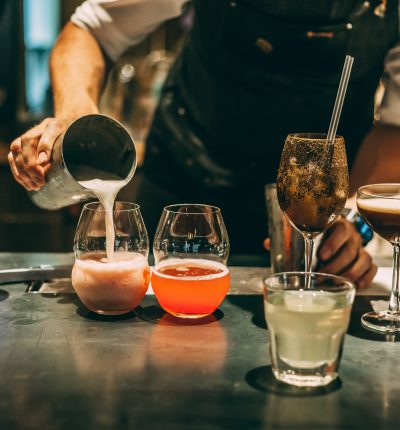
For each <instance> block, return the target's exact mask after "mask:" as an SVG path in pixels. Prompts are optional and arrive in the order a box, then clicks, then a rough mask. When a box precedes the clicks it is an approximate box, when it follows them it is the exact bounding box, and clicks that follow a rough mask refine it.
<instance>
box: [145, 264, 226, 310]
mask: <svg viewBox="0 0 400 430" xmlns="http://www.w3.org/2000/svg"><path fill="white" fill-rule="evenodd" d="M229 282H230V276H229V270H228V268H227V267H226V266H225V265H224V264H222V263H219V262H216V261H210V260H204V259H190V258H185V259H168V260H163V261H161V262H160V263H159V264H157V265H156V267H155V268H154V270H153V273H152V277H151V283H152V287H153V290H154V294H155V295H156V297H157V299H158V301H159V303H160V305H161V306H162V307H163V309H164V310H166V311H167V312H169V313H170V314H172V315H175V316H179V317H185V318H199V317H201V316H205V315H209V314H211V313H212V312H214V311H215V310H216V309H217V308H218V306H219V305H220V304H221V302H222V301H223V300H224V298H225V296H226V293H227V292H228V290H229Z"/></svg>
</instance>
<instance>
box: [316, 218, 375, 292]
mask: <svg viewBox="0 0 400 430" xmlns="http://www.w3.org/2000/svg"><path fill="white" fill-rule="evenodd" d="M318 256H319V258H320V261H322V265H321V268H320V270H321V271H322V272H325V273H332V274H337V275H341V276H344V277H346V278H348V279H350V280H351V281H353V282H355V283H356V284H357V286H358V287H359V288H363V287H365V286H367V285H368V284H370V283H371V282H372V280H373V278H374V276H375V274H376V271H377V267H376V265H375V264H374V263H373V261H372V258H371V256H370V255H369V254H368V253H367V252H366V251H365V249H364V248H363V247H362V238H361V236H360V234H359V233H358V232H357V231H356V229H355V228H354V226H353V225H352V224H351V223H350V222H349V221H347V220H345V219H340V220H338V221H337V223H336V224H335V225H334V226H332V228H331V229H330V230H329V232H328V234H327V235H326V237H325V238H324V242H323V243H322V244H321V246H320V249H319V250H318Z"/></svg>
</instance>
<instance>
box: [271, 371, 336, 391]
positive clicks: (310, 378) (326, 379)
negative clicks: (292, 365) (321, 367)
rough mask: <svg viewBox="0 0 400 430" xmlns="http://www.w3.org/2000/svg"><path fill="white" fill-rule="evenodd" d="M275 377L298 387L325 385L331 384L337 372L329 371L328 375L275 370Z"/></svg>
mask: <svg viewBox="0 0 400 430" xmlns="http://www.w3.org/2000/svg"><path fill="white" fill-rule="evenodd" d="M273 373H274V375H275V378H276V379H277V380H278V381H281V382H284V383H285V384H290V385H294V386H296V387H323V386H325V385H328V384H330V383H331V382H332V381H333V380H334V379H336V377H337V373H329V374H328V375H325V376H323V375H310V374H309V375H304V374H299V373H296V372H293V371H288V372H282V371H281V372H279V371H276V370H273Z"/></svg>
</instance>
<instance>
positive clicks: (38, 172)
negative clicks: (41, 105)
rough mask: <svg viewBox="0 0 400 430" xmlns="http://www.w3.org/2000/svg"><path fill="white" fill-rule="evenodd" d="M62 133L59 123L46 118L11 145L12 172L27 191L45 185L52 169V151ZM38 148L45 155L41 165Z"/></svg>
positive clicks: (9, 157)
mask: <svg viewBox="0 0 400 430" xmlns="http://www.w3.org/2000/svg"><path fill="white" fill-rule="evenodd" d="M55 123H56V124H55ZM47 129H49V130H47ZM60 132H61V125H59V124H58V121H57V120H55V119H53V118H46V119H45V120H43V121H42V122H41V123H40V124H38V125H37V126H35V127H33V128H31V129H30V130H28V131H27V132H26V133H24V134H23V135H22V136H20V137H18V138H17V139H15V140H14V141H13V142H12V143H11V145H10V149H11V151H10V153H9V154H8V162H9V164H10V169H11V172H12V174H13V176H14V178H15V180H16V181H17V182H18V183H19V184H21V185H22V186H23V187H24V188H26V189H27V190H38V189H39V188H40V187H42V186H43V185H44V184H45V176H46V173H47V171H48V170H49V168H50V164H49V161H50V154H51V149H52V146H53V144H54V140H55V138H56V137H57V136H58V135H59V134H60ZM54 136H55V137H54ZM38 148H40V149H41V151H40V152H42V153H43V155H42V156H41V157H40V161H41V162H40V163H38V158H39V157H38Z"/></svg>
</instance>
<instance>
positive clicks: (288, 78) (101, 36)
mask: <svg viewBox="0 0 400 430" xmlns="http://www.w3.org/2000/svg"><path fill="white" fill-rule="evenodd" d="M192 3H193V7H194V22H193V26H192V28H191V30H190V32H189V34H188V35H187V37H186V40H185V44H184V46H183V48H182V50H181V51H180V53H179V54H178V56H177V59H176V61H175V64H174V65H173V67H172V70H171V72H170V74H169V76H168V78H167V81H166V83H165V85H164V88H163V92H162V96H161V100H160V103H159V106H158V109H157V111H156V113H155V116H154V120H153V124H152V128H151V131H150V133H149V136H148V139H147V149H146V156H145V162H144V167H143V172H144V178H143V182H142V184H141V187H140V193H139V196H138V198H137V201H138V203H139V204H140V205H141V208H142V212H143V214H144V219H145V222H146V224H147V226H148V228H149V231H150V233H151V234H152V233H154V229H155V226H156V223H157V220H158V218H159V216H160V213H161V210H162V207H163V206H164V205H165V204H169V203H174V202H175V203H176V202H184V201H188V202H203V203H208V204H215V205H217V206H219V207H221V209H222V214H223V216H224V219H225V222H226V225H227V229H228V232H229V235H230V239H231V244H232V251H233V252H234V253H247V252H251V253H257V252H260V251H261V249H262V238H263V237H264V236H265V232H266V213H265V199H264V185H265V184H267V183H270V182H274V181H275V179H276V173H277V167H278V164H279V159H280V154H281V151H282V147H283V143H284V141H285V137H286V136H287V134H288V133H290V132H326V131H327V129H328V126H329V120H330V116H331V112H332V107H333V104H334V100H335V96H336V91H337V86H338V82H339V78H340V72H341V69H342V66H343V61H344V58H345V55H346V54H350V55H352V56H354V57H355V63H354V67H353V71H352V75H351V80H350V83H349V87H348V91H347V95H346V100H345V105H344V109H343V112H342V115H341V119H340V125H339V130H338V134H341V135H343V136H345V139H346V146H347V155H348V162H349V166H352V165H353V164H354V161H355V159H356V156H357V151H358V149H359V147H360V145H361V142H362V141H363V139H364V138H365V136H367V138H366V142H367V143H366V144H364V146H365V145H366V146H367V147H368V148H369V147H370V146H371V139H373V142H374V143H376V142H378V141H379V145H381V151H382V150H383V147H384V146H385V145H387V147H388V148H392V147H393V141H392V140H393V138H392V139H391V138H390V136H389V139H388V141H385V139H384V138H385V136H386V133H387V126H385V125H380V126H378V127H375V128H372V127H373V108H374V95H375V92H376V89H377V87H378V84H379V81H380V78H381V76H382V73H383V68H384V58H385V56H386V54H387V53H388V51H389V50H390V48H392V47H393V46H394V45H395V44H396V43H397V42H398V38H399V30H398V9H397V8H398V4H397V3H398V2H397V1H394V0H388V1H359V0H309V1H307V2H298V1H296V0H285V1H280V2H276V1H272V0H262V1H260V0H233V1H227V0H194V1H193V2H192ZM185 7H187V2H186V1H183V0H130V1H129V0H123V1H122V0H121V1H119V0H107V1H106V0H87V1H85V2H84V3H83V4H82V5H81V6H80V7H78V8H77V9H76V11H75V13H74V15H73V16H72V17H71V20H70V22H69V23H67V25H66V26H65V28H64V29H63V31H62V33H61V35H60V37H59V39H58V41H57V43H56V45H55V47H54V49H53V51H52V55H51V60H50V69H51V77H52V88H53V95H54V108H55V117H54V118H48V119H45V120H44V121H43V122H42V123H40V124H39V125H37V126H36V127H34V128H33V129H31V130H29V131H28V132H27V133H25V134H24V135H22V136H20V137H19V138H17V139H16V140H15V141H14V142H13V143H12V144H11V151H10V154H9V162H10V166H11V170H12V173H13V175H14V177H15V179H16V180H17V181H18V182H19V183H20V184H21V185H23V186H24V187H25V188H26V189H28V190H37V189H39V188H40V187H41V186H42V185H43V184H44V183H45V175H46V172H47V171H48V169H49V166H50V164H49V161H50V155H51V149H52V145H53V143H54V140H55V138H56V137H57V136H58V135H59V134H60V133H62V132H63V130H65V129H66V127H67V126H68V125H69V124H70V123H71V121H73V120H74V119H76V118H77V117H79V116H81V115H84V114H89V113H97V112H98V101H99V97H100V94H101V89H102V87H103V84H104V81H105V75H106V69H107V64H108V62H109V61H115V60H117V59H118V57H119V56H120V55H121V54H122V53H123V52H124V51H125V50H126V49H127V48H128V47H130V46H132V45H135V44H136V43H138V42H139V41H141V40H142V39H143V37H145V36H146V35H147V34H148V33H149V32H151V31H152V30H153V29H155V28H156V27H157V26H158V25H159V24H160V23H162V22H163V21H165V20H167V19H170V18H173V17H176V16H179V15H180V14H181V13H182V10H183V8H185ZM382 121H384V118H382ZM389 128H390V127H389ZM371 129H372V131H371ZM390 130H391V132H392V131H393V130H392V129H391V128H390ZM394 130H395V132H396V133H397V127H395V128H394ZM371 136H372V137H371ZM396 136H397V134H396ZM382 139H383V140H382ZM375 146H376V145H375ZM375 150H376V149H375V148H374V151H375ZM383 152H385V151H383ZM392 153H393V151H392V152H391V154H392ZM399 155H400V154H399ZM110 156H112V154H110ZM360 157H361V158H360ZM363 157H364V158H365V150H363V149H361V151H360V154H359V155H358V158H359V159H361V161H362V160H363ZM368 160H372V161H369V163H371V162H373V160H374V158H373V155H372V154H371V155H369V157H368ZM359 164H360V162H359ZM356 165H357V161H356ZM392 170H393V172H392ZM373 174H374V175H375V176H376V177H377V178H379V180H380V181H387V180H392V176H391V175H397V176H396V179H395V180H399V178H398V173H397V169H396V172H395V169H391V168H390V166H389V167H388V168H386V169H383V168H382V167H381V166H380V168H377V169H375V170H374V171H373ZM354 177H355V178H356V181H358V182H359V183H365V182H369V180H370V179H371V178H370V177H368V174H365V173H363V169H362V166H361V168H360V166H359V168H358V171H356V172H355V173H354ZM373 178H374V177H373ZM318 257H319V259H320V262H321V265H322V267H321V270H324V271H326V272H331V273H340V274H342V275H344V276H348V277H349V278H351V279H352V280H354V281H356V282H357V283H358V285H359V286H360V287H362V286H365V285H366V284H368V283H370V282H371V280H372V279H373V277H374V275H375V273H376V266H375V265H374V264H373V263H372V260H371V257H370V256H369V254H368V253H367V252H366V251H365V250H364V249H363V247H362V240H361V237H360V235H359V234H358V233H357V231H356V230H355V228H354V227H353V225H352V224H351V223H350V222H348V221H346V220H345V219H339V220H338V221H337V222H336V223H335V224H334V225H333V226H332V227H331V228H330V229H329V230H328V231H327V232H326V234H325V236H324V240H323V241H322V244H321V246H320V247H319V250H318Z"/></svg>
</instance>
